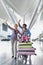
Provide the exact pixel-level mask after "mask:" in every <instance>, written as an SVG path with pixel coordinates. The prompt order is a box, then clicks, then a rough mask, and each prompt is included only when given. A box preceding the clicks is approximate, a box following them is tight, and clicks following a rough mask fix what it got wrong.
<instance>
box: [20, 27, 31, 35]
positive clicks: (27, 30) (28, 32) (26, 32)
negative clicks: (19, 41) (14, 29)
mask: <svg viewBox="0 0 43 65" xmlns="http://www.w3.org/2000/svg"><path fill="white" fill-rule="evenodd" d="M20 28H21V29H23V27H22V26H20ZM22 35H26V36H31V32H30V30H29V29H26V31H25V32H24V33H23V34H22Z"/></svg>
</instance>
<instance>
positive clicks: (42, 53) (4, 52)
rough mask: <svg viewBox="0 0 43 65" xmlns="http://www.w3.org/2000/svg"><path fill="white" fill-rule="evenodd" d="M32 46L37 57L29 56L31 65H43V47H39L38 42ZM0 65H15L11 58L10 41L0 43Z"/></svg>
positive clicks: (20, 64)
mask: <svg viewBox="0 0 43 65" xmlns="http://www.w3.org/2000/svg"><path fill="white" fill-rule="evenodd" d="M33 46H34V47H35V48H36V54H37V55H36V56H31V60H32V65H43V46H42V47H41V46H40V44H39V42H35V43H34V44H33ZM28 59H29V58H28ZM28 59H27V60H28ZM28 61H29V60H28ZM28 61H27V64H28ZM0 65H15V60H14V58H13V59H12V58H11V42H10V41H8V42H1V41H0ZM16 65H17V64H16ZM18 65H23V64H22V63H21V62H19V64H18Z"/></svg>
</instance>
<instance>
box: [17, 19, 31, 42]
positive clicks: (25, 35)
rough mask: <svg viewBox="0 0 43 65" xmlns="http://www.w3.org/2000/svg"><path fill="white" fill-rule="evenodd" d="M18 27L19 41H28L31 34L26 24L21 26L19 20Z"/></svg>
mask: <svg viewBox="0 0 43 65" xmlns="http://www.w3.org/2000/svg"><path fill="white" fill-rule="evenodd" d="M18 25H19V27H20V28H21V29H22V36H21V42H24V41H26V42H28V41H29V39H30V36H31V33H30V30H29V29H27V25H26V24H23V27H22V26H21V25H20V20H19V22H18Z"/></svg>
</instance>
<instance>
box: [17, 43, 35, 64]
mask: <svg viewBox="0 0 43 65" xmlns="http://www.w3.org/2000/svg"><path fill="white" fill-rule="evenodd" d="M32 44H33V43H32V42H21V43H19V45H18V57H19V56H21V55H22V56H23V55H27V56H28V55H29V65H32V62H31V55H36V54H35V50H36V49H35V48H34V47H32ZM22 61H23V60H22Z"/></svg>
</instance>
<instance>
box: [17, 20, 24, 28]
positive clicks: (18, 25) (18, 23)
mask: <svg viewBox="0 0 43 65" xmlns="http://www.w3.org/2000/svg"><path fill="white" fill-rule="evenodd" d="M20 21H21V20H19V22H18V26H19V27H20V28H21V29H23V27H22V26H21V25H20Z"/></svg>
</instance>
